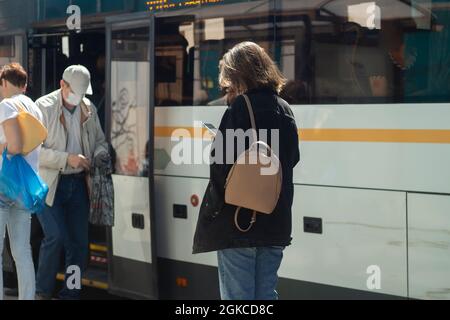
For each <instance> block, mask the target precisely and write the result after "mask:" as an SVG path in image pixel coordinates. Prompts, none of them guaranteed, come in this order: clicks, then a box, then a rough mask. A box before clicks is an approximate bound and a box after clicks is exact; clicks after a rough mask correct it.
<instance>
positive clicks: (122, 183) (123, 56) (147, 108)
mask: <svg viewBox="0 0 450 320" xmlns="http://www.w3.org/2000/svg"><path fill="white" fill-rule="evenodd" d="M153 33H154V30H153V17H152V16H149V14H147V13H145V14H141V13H138V14H129V15H123V16H118V17H112V18H110V19H107V20H106V47H107V48H106V49H107V54H106V64H107V68H106V69H107V73H106V78H107V79H106V87H107V88H106V92H107V94H106V106H107V109H106V110H107V111H106V114H107V119H106V135H107V137H108V140H109V142H110V143H111V146H112V148H113V160H115V163H114V167H115V174H114V175H113V182H114V196H115V201H114V203H115V225H114V227H113V228H112V229H111V233H110V237H109V238H110V239H109V240H110V241H109V275H108V282H109V290H110V292H111V293H113V294H117V295H122V296H127V297H131V298H147V299H156V298H157V297H158V287H157V281H156V279H157V276H156V275H157V273H156V264H157V261H156V245H155V232H154V225H155V224H154V212H153V209H152V208H153V203H154V202H153V160H152V154H151V152H149V151H151V150H153V123H154V120H153V116H154V111H153V100H152V99H153V98H152V97H153V92H152V90H153V89H152V83H153V80H152V79H153V70H152V69H153V65H152V64H153V55H154V54H153V52H154V49H153V43H154V41H153Z"/></svg>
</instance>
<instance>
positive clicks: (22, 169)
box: [0, 149, 48, 213]
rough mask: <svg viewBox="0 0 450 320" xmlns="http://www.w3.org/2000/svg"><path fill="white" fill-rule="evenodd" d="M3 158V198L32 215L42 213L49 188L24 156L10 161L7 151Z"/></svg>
mask: <svg viewBox="0 0 450 320" xmlns="http://www.w3.org/2000/svg"><path fill="white" fill-rule="evenodd" d="M2 158H3V164H2V168H1V170H0V194H1V195H2V197H4V198H6V199H8V200H10V201H14V202H16V203H17V204H18V205H19V206H21V207H23V208H25V209H27V210H29V211H31V212H32V213H39V212H41V211H42V210H43V209H44V207H45V198H46V197H47V193H48V186H47V185H46V184H45V182H44V181H43V180H42V179H41V178H40V177H39V175H38V174H37V173H36V172H35V171H34V170H33V168H31V166H30V165H29V164H28V162H27V161H26V160H25V159H24V157H23V156H22V155H14V156H12V157H11V159H9V158H8V152H7V150H6V149H5V151H4V152H3V155H2Z"/></svg>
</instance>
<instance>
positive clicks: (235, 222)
mask: <svg viewBox="0 0 450 320" xmlns="http://www.w3.org/2000/svg"><path fill="white" fill-rule="evenodd" d="M241 208H242V207H237V208H236V211H235V212H234V224H235V225H236V228H238V230H239V231H241V232H247V231H249V230H250V229H251V228H252V227H253V224H254V223H255V222H256V211H255V210H253V215H252V219H251V220H250V224H249V225H248V227H247V229H242V228H241V227H240V226H239V223H238V216H239V212H240V210H241Z"/></svg>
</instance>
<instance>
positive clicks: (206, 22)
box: [155, 1, 275, 106]
mask: <svg viewBox="0 0 450 320" xmlns="http://www.w3.org/2000/svg"><path fill="white" fill-rule="evenodd" d="M273 5H274V2H273V1H244V2H239V3H234V4H229V5H228V4H227V5H220V6H219V5H208V6H201V7H198V8H197V9H196V10H187V11H186V10H178V11H175V12H168V13H167V16H166V17H165V16H163V15H159V18H158V19H157V20H156V53H155V55H156V64H157V65H156V69H157V72H156V74H155V80H156V81H155V82H156V84H155V86H156V88H155V101H156V105H157V106H181V105H184V106H192V105H195V106H198V105H225V99H224V98H223V94H222V92H221V91H220V89H219V84H218V77H219V69H218V65H219V61H220V59H221V58H222V56H223V54H224V53H225V52H226V51H227V50H228V49H230V48H231V47H233V46H234V45H235V44H237V43H239V42H241V41H254V42H256V43H258V44H259V45H261V46H262V47H264V48H265V49H266V50H267V51H268V52H269V53H272V54H273V52H274V48H275V46H274V39H275V38H274V17H273V15H272V14H271V9H272V8H273ZM175 14H176V16H174V15H175Z"/></svg>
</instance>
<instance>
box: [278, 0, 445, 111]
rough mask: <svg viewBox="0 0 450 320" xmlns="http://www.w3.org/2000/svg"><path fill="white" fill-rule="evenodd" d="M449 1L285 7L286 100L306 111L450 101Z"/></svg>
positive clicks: (285, 3)
mask: <svg viewBox="0 0 450 320" xmlns="http://www.w3.org/2000/svg"><path fill="white" fill-rule="evenodd" d="M449 9H450V7H449V1H428V2H427V4H426V5H425V3H423V2H420V1H412V2H409V1H408V2H407V1H397V0H395V1H392V0H389V1H388V0H383V1H376V2H375V1H373V2H370V1H368V2H364V3H361V2H359V1H353V0H334V1H327V2H320V1H318V2H309V3H308V4H303V3H302V2H300V1H295V0H280V1H279V6H277V9H276V10H277V11H276V13H275V15H276V19H277V23H276V28H277V32H276V35H277V41H276V43H277V46H279V48H276V51H278V52H281V57H280V59H279V63H280V67H281V69H282V71H283V72H284V74H285V76H286V77H287V78H288V83H287V85H286V87H285V90H284V91H283V92H282V96H283V97H284V98H285V99H286V100H288V102H290V103H293V104H304V103H313V104H314V103H410V102H414V103H420V102H449V101H450V73H449V72H448V65H449V63H450V10H449Z"/></svg>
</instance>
